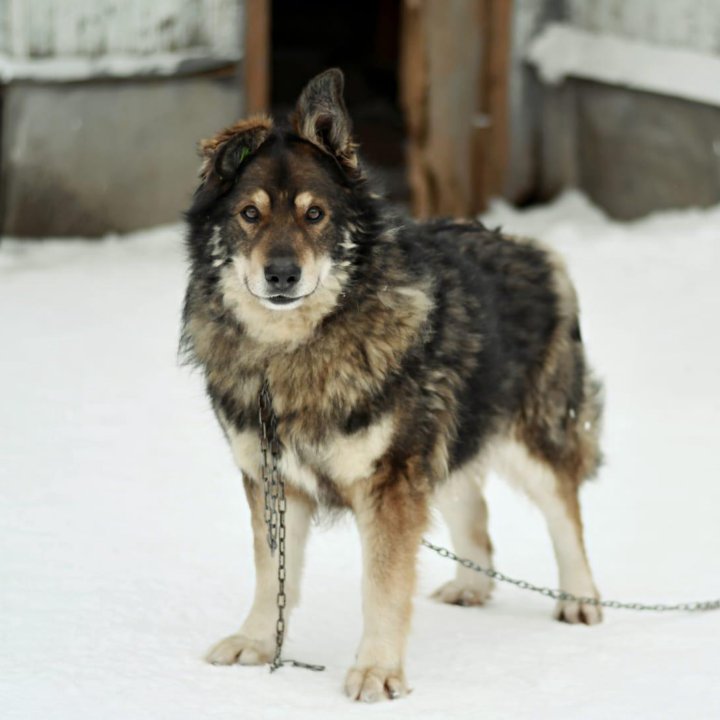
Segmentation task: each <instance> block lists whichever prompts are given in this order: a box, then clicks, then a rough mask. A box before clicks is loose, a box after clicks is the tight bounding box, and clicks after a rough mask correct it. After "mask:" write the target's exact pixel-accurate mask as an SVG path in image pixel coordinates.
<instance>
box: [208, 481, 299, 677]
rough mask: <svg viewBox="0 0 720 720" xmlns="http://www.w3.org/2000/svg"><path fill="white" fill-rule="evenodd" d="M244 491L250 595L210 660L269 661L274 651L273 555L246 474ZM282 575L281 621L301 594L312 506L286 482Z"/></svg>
mask: <svg viewBox="0 0 720 720" xmlns="http://www.w3.org/2000/svg"><path fill="white" fill-rule="evenodd" d="M244 484H245V494H246V495H247V499H248V504H249V505H250V515H251V519H252V529H253V546H254V554H255V599H254V601H253V604H252V608H251V609H250V612H249V614H248V616H247V618H246V619H245V622H244V623H243V625H242V627H241V628H240V630H239V631H238V632H237V633H236V634H235V635H230V637H227V638H225V639H224V640H221V641H220V642H219V643H218V644H217V645H215V647H213V648H212V650H211V651H210V652H209V653H208V656H207V659H208V662H211V663H213V664H214V665H231V664H233V663H236V662H239V663H240V664H241V665H260V664H262V663H266V662H270V660H272V658H273V655H274V654H275V629H276V622H277V612H278V611H277V593H278V579H277V572H278V554H277V552H275V555H274V556H273V555H271V554H270V548H269V547H268V542H267V526H266V524H265V515H264V498H263V491H262V488H261V487H260V486H259V485H258V484H257V483H255V482H253V481H252V480H249V479H247V478H246V479H245V480H244ZM285 494H286V500H287V512H286V515H285V524H286V535H285V537H286V539H285V548H286V568H287V569H286V579H285V594H286V597H287V599H286V606H285V625H286V632H287V622H288V619H289V617H290V612H291V611H292V608H293V607H294V606H295V605H297V603H298V600H299V599H300V577H301V574H302V564H303V558H304V555H305V543H306V540H307V534H308V528H309V526H310V518H311V516H312V511H313V505H312V503H311V502H310V501H309V500H308V499H307V498H306V497H305V496H304V495H302V494H300V493H298V492H297V491H296V490H294V489H293V488H292V487H291V486H290V485H286V487H285Z"/></svg>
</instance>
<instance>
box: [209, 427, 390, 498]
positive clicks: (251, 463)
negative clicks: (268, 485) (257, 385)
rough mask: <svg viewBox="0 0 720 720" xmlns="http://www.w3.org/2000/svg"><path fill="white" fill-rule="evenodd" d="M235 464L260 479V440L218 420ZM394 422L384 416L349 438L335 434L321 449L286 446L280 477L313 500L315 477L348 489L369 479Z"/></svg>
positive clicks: (314, 446)
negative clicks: (226, 436)
mask: <svg viewBox="0 0 720 720" xmlns="http://www.w3.org/2000/svg"><path fill="white" fill-rule="evenodd" d="M221 420H222V423H223V426H224V427H225V431H226V432H227V435H228V438H229V439H230V445H231V447H232V451H233V455H234V457H235V462H236V463H237V465H238V466H239V468H240V469H241V470H242V472H243V473H244V474H245V475H248V476H249V477H251V478H254V479H256V480H259V479H260V478H261V477H262V466H261V462H262V456H261V452H260V437H259V435H258V433H257V431H255V430H243V431H241V432H237V431H236V430H235V429H234V428H232V427H231V426H230V424H229V423H228V422H227V421H226V420H225V418H221ZM393 431H394V418H393V416H392V415H391V414H388V415H384V416H383V417H381V418H380V419H379V420H378V421H377V422H375V423H373V424H371V425H369V426H368V427H367V428H365V429H363V430H360V431H358V432H356V433H352V434H350V435H344V434H341V433H337V434H334V435H332V436H331V437H330V438H328V439H327V440H326V441H325V442H324V443H322V444H321V445H319V446H318V445H313V444H301V445H299V446H297V445H293V444H290V443H286V444H285V446H284V448H283V451H282V454H281V456H280V461H279V464H278V468H279V470H280V472H281V474H282V475H283V477H284V478H285V479H286V480H287V481H288V482H290V483H292V484H293V485H295V486H296V487H298V488H299V489H301V490H303V491H304V492H306V493H307V494H308V495H310V496H311V497H313V498H317V497H318V495H319V482H318V474H319V473H321V474H322V475H323V476H324V477H326V478H327V479H329V480H331V481H332V482H333V483H334V484H336V485H337V486H338V487H343V486H349V485H351V484H352V483H354V482H356V481H357V480H362V479H364V478H367V477H369V476H370V475H372V473H373V471H374V469H375V463H376V462H377V461H378V460H379V459H380V458H381V457H382V456H383V454H384V453H385V451H386V450H387V448H388V447H389V446H390V442H391V440H392V435H393Z"/></svg>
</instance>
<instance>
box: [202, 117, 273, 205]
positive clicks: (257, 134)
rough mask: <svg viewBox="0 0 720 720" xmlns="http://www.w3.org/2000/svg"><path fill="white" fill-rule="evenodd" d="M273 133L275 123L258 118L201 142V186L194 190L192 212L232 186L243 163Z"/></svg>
mask: <svg viewBox="0 0 720 720" xmlns="http://www.w3.org/2000/svg"><path fill="white" fill-rule="evenodd" d="M271 130H272V120H271V119H270V118H269V117H266V116H264V115H257V116H254V117H251V118H248V119H247V120H241V121H240V122H238V123H235V125H232V126H231V127H228V128H225V129H224V130H221V131H220V132H219V133H218V134H217V135H215V136H214V137H212V138H210V139H209V140H202V141H201V142H200V154H201V156H202V158H203V163H202V166H201V167H200V179H201V183H200V187H198V189H197V190H196V191H195V202H194V203H193V207H192V209H191V211H190V212H191V213H192V212H194V211H197V210H199V209H202V208H205V207H207V206H208V205H209V204H210V203H211V202H213V201H214V200H216V199H217V198H218V197H220V195H222V194H223V193H225V192H226V191H227V190H228V189H229V188H230V187H231V185H232V182H233V180H234V179H235V177H236V176H237V173H238V171H239V170H240V168H241V167H242V165H243V163H244V162H245V161H246V160H247V159H248V158H249V157H250V156H251V155H252V154H253V153H254V152H255V151H256V150H257V149H258V148H259V147H260V146H261V145H262V144H263V142H264V141H265V139H266V138H267V137H268V135H269V134H270V131H271Z"/></svg>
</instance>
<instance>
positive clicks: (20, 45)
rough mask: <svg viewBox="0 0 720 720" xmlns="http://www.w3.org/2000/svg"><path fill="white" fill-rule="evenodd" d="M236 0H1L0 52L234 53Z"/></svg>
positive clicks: (32, 54) (23, 55)
mask: <svg viewBox="0 0 720 720" xmlns="http://www.w3.org/2000/svg"><path fill="white" fill-rule="evenodd" d="M240 18H241V4H240V3H239V2H237V0H0V52H4V53H6V54H8V55H10V56H12V57H14V58H48V57H57V58H63V57H68V56H83V57H96V56H98V55H110V54H119V55H127V54H130V55H151V54H153V53H159V52H182V51H183V50H189V49H198V48H202V49H204V50H206V51H207V52H208V53H209V54H211V55H227V54H239V51H240Z"/></svg>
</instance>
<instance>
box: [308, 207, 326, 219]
mask: <svg viewBox="0 0 720 720" xmlns="http://www.w3.org/2000/svg"><path fill="white" fill-rule="evenodd" d="M324 214H325V213H324V212H323V211H322V210H321V209H320V208H319V207H318V206H317V205H313V206H312V207H311V208H308V211H307V212H306V213H305V219H306V220H307V221H308V222H313V223H315V222H318V221H319V220H322V218H323V215H324Z"/></svg>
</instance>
